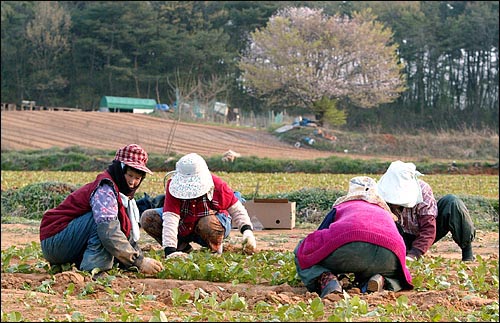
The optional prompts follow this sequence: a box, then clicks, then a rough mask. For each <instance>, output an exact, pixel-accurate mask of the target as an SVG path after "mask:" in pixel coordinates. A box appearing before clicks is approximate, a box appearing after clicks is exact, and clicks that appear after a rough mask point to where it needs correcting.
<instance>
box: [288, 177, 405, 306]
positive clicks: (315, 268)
mask: <svg viewBox="0 0 500 323" xmlns="http://www.w3.org/2000/svg"><path fill="white" fill-rule="evenodd" d="M393 216H394V215H393V214H391V211H390V209H389V206H388V205H387V203H385V202H384V200H383V199H382V198H381V197H380V196H379V195H378V193H377V182H376V181H375V180H374V179H373V178H371V177H368V176H357V177H353V178H351V180H350V181H349V191H348V193H347V195H345V196H342V197H340V198H338V199H337V200H336V201H335V203H334V204H333V206H332V209H331V210H330V212H329V213H328V214H327V215H326V216H325V218H324V220H323V222H322V223H321V224H320V226H319V227H318V229H317V230H316V231H314V232H312V233H310V234H309V235H307V236H306V237H305V238H304V239H302V240H301V241H300V242H299V243H298V245H297V247H296V248H295V250H294V254H295V267H296V269H297V274H298V276H299V277H300V278H301V280H302V282H303V283H304V285H305V286H306V287H307V289H308V290H309V291H310V292H316V293H318V294H319V295H320V296H321V297H322V298H324V297H325V296H326V295H328V294H330V293H342V291H343V288H344V287H345V288H350V287H359V288H360V290H361V291H362V292H379V291H382V290H384V289H385V290H392V291H395V292H397V291H400V290H402V289H413V285H412V278H411V274H410V272H409V270H408V268H407V267H406V261H405V256H406V247H405V243H404V241H403V238H402V237H401V235H400V234H399V232H398V229H397V227H396V225H395V223H394V217H393ZM350 273H352V274H354V282H353V284H352V285H353V286H350V285H351V283H350V282H349V283H348V284H346V285H347V286H344V283H343V282H342V281H343V280H342V279H341V278H340V276H341V275H347V274H350Z"/></svg>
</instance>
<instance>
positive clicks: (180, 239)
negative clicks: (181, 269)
mask: <svg viewBox="0 0 500 323" xmlns="http://www.w3.org/2000/svg"><path fill="white" fill-rule="evenodd" d="M171 173H172V174H173V175H172V177H171V178H169V179H168V181H167V183H166V189H165V200H164V204H163V207H160V208H153V209H148V210H145V211H144V212H143V213H142V216H141V226H142V228H143V229H144V231H146V232H147V233H148V234H149V235H151V236H152V237H153V238H154V239H155V240H156V241H157V242H158V243H160V244H161V245H162V247H163V249H164V252H165V257H166V258H173V257H178V256H182V257H186V256H187V253H189V252H190V251H191V250H192V247H191V245H190V242H195V243H197V244H199V245H201V246H202V247H207V248H209V249H210V250H211V251H212V252H217V253H218V254H220V253H222V249H223V240H224V239H225V238H227V237H228V236H229V234H230V232H231V228H232V223H233V222H234V224H235V227H236V228H238V229H239V231H240V232H241V234H242V235H243V251H244V252H247V253H253V252H254V251H255V248H256V241H255V236H254V234H253V225H252V222H251V220H250V217H249V215H248V211H247V210H246V208H245V206H244V205H243V204H242V202H241V200H240V199H239V198H238V196H237V194H235V192H233V190H232V189H231V188H230V187H229V185H228V184H227V183H226V182H225V181H223V180H222V179H221V178H219V177H218V176H216V175H215V174H212V173H211V172H210V170H209V169H208V166H207V163H206V161H205V160H204V159H203V157H201V156H200V155H198V154H196V153H190V154H187V155H185V156H183V157H181V158H180V159H179V160H178V161H177V163H176V166H175V171H173V172H171Z"/></svg>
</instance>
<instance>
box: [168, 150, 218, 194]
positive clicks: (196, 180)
mask: <svg viewBox="0 0 500 323" xmlns="http://www.w3.org/2000/svg"><path fill="white" fill-rule="evenodd" d="M213 187H214V181H213V179H212V174H211V173H210V170H209V169H208V166H207V163H206V162H205V160H204V159H203V157H201V156H200V155H198V154H196V153H190V154H187V155H185V156H183V157H181V159H179V161H177V163H176V164H175V171H174V173H173V175H172V177H171V181H170V186H169V192H170V194H172V195H173V196H174V197H176V198H179V199H183V200H188V199H194V198H197V197H200V196H202V195H203V194H206V193H208V192H209V191H210V190H212V189H213Z"/></svg>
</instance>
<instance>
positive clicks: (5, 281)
mask: <svg viewBox="0 0 500 323" xmlns="http://www.w3.org/2000/svg"><path fill="white" fill-rule="evenodd" d="M1 130H2V131H1V144H2V149H7V150H25V149H47V148H52V147H55V146H56V147H61V148H65V147H70V146H82V147H93V148H98V149H106V150H115V149H117V147H120V146H123V145H126V144H129V143H137V144H140V145H141V146H142V147H143V148H145V149H146V150H147V151H148V152H154V153H159V154H161V153H165V152H167V149H170V151H171V152H176V153H179V154H185V153H190V152H198V153H199V154H201V155H205V156H213V155H222V154H223V153H224V152H225V151H227V150H229V149H231V150H233V151H236V152H238V153H240V154H242V155H243V156H256V157H260V158H263V157H268V158H292V159H299V160H302V159H316V158H320V157H328V156H331V155H334V153H331V152H322V151H317V150H314V149H309V148H307V147H305V148H304V147H302V148H300V149H297V148H294V147H293V146H291V145H288V144H285V143H283V142H280V141H279V140H278V139H277V138H276V137H274V136H272V135H270V134H268V133H267V132H265V131H262V130H256V129H251V128H248V129H241V128H232V127H220V126H210V125H203V124H195V123H182V122H181V123H179V124H177V125H175V124H174V122H173V121H172V120H169V119H161V118H156V117H151V116H147V115H136V114H131V113H102V112H66V111H2V117H1ZM172 133H174V136H173V140H172V141H171V144H170V145H169V138H171V135H172ZM342 156H346V155H342ZM355 158H372V156H361V155H356V156H355ZM377 158H378V159H384V160H385V159H387V160H395V159H401V160H405V157H403V156H385V157H378V156H377ZM309 232H311V230H306V229H292V230H262V231H256V238H257V249H258V250H279V251H292V250H293V249H294V248H295V246H296V245H297V243H298V241H299V240H300V239H302V238H303V237H305V236H306V235H307V234H308V233H309ZM142 237H147V235H146V234H145V233H144V234H143V235H142ZM141 239H145V240H144V241H141V242H143V248H144V249H145V250H148V248H158V247H159V246H157V245H155V243H154V241H152V240H147V238H141ZM238 239H241V235H240V234H239V233H238V232H236V231H234V232H232V233H231V240H230V241H238ZM32 242H36V243H39V238H38V225H37V224H2V225H1V249H2V258H3V251H4V250H5V249H7V248H9V247H11V246H16V247H25V246H27V245H29V244H31V243H32ZM236 245H238V244H237V243H234V246H236ZM473 246H474V252H475V254H476V255H481V257H483V259H497V260H498V256H499V252H498V246H499V239H498V233H497V232H478V233H477V237H476V241H475V242H474V244H473ZM231 248H232V245H231V244H228V245H227V247H226V250H232V249H231ZM233 250H236V249H233ZM437 256H442V257H444V258H450V259H459V258H460V256H461V255H460V250H458V247H457V246H456V245H455V244H454V242H453V241H452V240H451V239H450V238H449V237H446V238H445V239H443V240H442V241H440V242H438V243H437V244H435V245H434V246H433V247H432V249H431V250H430V252H429V253H428V254H427V255H426V257H437ZM16 261H17V262H19V261H20V260H19V259H16V258H14V259H12V260H11V265H12V264H14V263H16ZM23 261H26V260H23ZM28 261H32V262H33V263H35V262H36V261H38V260H36V259H35V260H28ZM476 267H477V263H474V262H473V263H469V264H468V265H467V271H469V272H473V271H474V270H475V268H476ZM433 270H434V272H435V273H439V272H441V271H442V272H449V268H445V267H443V268H439V267H438V268H433ZM4 271H5V268H4V264H3V261H2V275H1V281H2V287H1V302H2V303H1V308H2V315H5V314H7V313H12V312H14V311H17V312H19V313H21V315H22V318H23V320H25V321H33V322H34V321H71V320H72V318H71V317H70V315H71V314H70V313H73V312H74V311H78V312H80V313H81V314H82V315H83V316H84V318H85V320H86V321H92V320H95V319H97V318H99V317H102V315H103V313H109V319H107V321H111V322H116V321H122V320H123V318H122V317H121V316H120V315H119V314H118V313H117V312H113V311H112V310H111V309H112V308H113V306H119V305H120V304H121V303H120V301H119V300H117V299H116V298H113V297H112V296H110V293H109V291H106V290H105V288H104V287H103V286H100V285H97V286H96V290H95V291H94V293H92V294H89V295H87V296H86V297H84V298H82V297H79V296H78V295H79V294H81V293H82V292H83V291H84V290H85V288H86V286H87V284H88V283H89V281H90V278H89V276H85V275H81V274H80V273H78V272H73V271H67V272H62V273H59V274H57V275H55V282H54V284H53V285H52V286H51V290H52V293H47V292H40V291H36V288H37V287H39V286H42V285H43V283H44V281H46V280H48V279H50V275H49V274H48V273H46V271H45V270H44V269H42V268H41V269H40V272H39V273H32V274H21V273H6V272H4ZM452 275H458V274H453V273H452ZM489 279H491V278H489ZM70 282H72V283H74V285H75V290H74V291H73V293H70V294H69V295H67V294H66V293H67V288H68V284H69V283H70ZM174 287H178V288H180V289H181V290H182V291H184V292H188V293H190V294H191V295H193V294H194V293H195V291H196V290H198V288H202V289H203V290H204V291H205V292H207V293H208V294H211V293H212V292H216V293H217V295H218V296H217V300H218V301H219V302H222V301H225V300H227V299H229V298H231V297H232V295H233V294H235V293H238V295H239V296H240V297H244V298H245V300H246V302H247V304H248V307H249V308H250V309H252V308H253V306H254V305H255V304H256V303H257V302H259V301H261V300H264V301H266V302H268V303H269V304H273V305H274V306H275V307H276V308H277V307H278V306H281V305H284V304H298V303H299V302H306V303H307V302H308V301H309V300H312V299H313V298H315V297H317V295H316V294H315V293H313V294H311V293H309V292H307V290H306V289H305V287H303V286H299V287H291V286H288V285H285V286H283V285H281V286H270V285H263V284H262V285H249V284H234V285H233V284H230V283H212V282H207V281H182V280H169V279H156V278H152V277H149V278H145V279H138V278H136V277H135V276H134V275H133V274H130V275H128V274H125V275H124V276H121V277H117V278H116V279H115V280H113V281H112V285H111V288H112V290H113V291H114V294H115V295H124V297H125V300H126V308H127V312H128V313H129V314H131V315H136V316H137V317H139V318H140V320H142V321H149V320H150V319H152V318H153V317H154V316H155V315H156V314H155V313H156V312H155V311H163V312H164V313H165V314H166V316H167V319H168V321H182V318H183V317H184V318H185V317H189V315H190V313H191V312H192V311H193V307H189V306H185V307H179V306H174V305H173V304H172V298H171V295H172V294H171V293H172V292H171V290H172V288H174ZM348 293H349V295H350V296H354V295H359V297H360V298H361V299H363V300H365V301H366V302H367V303H368V304H369V307H370V309H373V308H375V307H376V306H377V305H379V304H395V300H396V299H397V298H398V297H399V296H400V295H406V296H407V297H408V299H409V304H415V305H416V306H417V307H418V308H419V309H420V310H422V311H425V310H426V309H428V308H430V307H432V306H434V305H435V304H441V305H443V306H444V307H446V308H448V309H455V310H457V311H465V312H473V311H476V310H478V309H479V308H480V307H481V306H483V305H485V304H492V303H493V302H495V301H496V302H498V298H499V293H498V290H492V291H491V292H490V293H489V294H488V295H487V297H484V295H481V296H479V295H478V294H476V293H472V292H467V291H464V289H463V288H460V286H454V285H452V286H450V287H449V288H448V289H447V290H435V291H416V290H413V291H403V292H397V293H394V292H389V291H383V292H380V293H373V294H359V291H356V290H354V289H353V290H349V291H348ZM132 294H135V295H137V294H142V295H155V296H156V299H155V300H148V301H144V302H143V303H142V304H141V305H140V306H134V305H133V302H134V296H133V295H132ZM340 300H341V296H339V295H329V296H328V297H326V298H325V299H323V302H324V304H325V305H326V306H325V312H328V313H330V314H331V313H332V311H333V310H334V308H335V304H334V303H335V302H338V301H340ZM497 304H498V303H497ZM497 306H498V305H497ZM326 318H327V316H325V317H324V318H323V320H326ZM403 319H404V320H406V321H419V320H421V319H419V318H418V317H405V318H402V317H395V318H394V320H403ZM2 320H3V317H2ZM73 320H74V319H73ZM366 321H370V318H369V317H367V318H366Z"/></svg>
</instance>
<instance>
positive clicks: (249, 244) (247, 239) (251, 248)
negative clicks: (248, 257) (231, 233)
mask: <svg viewBox="0 0 500 323" xmlns="http://www.w3.org/2000/svg"><path fill="white" fill-rule="evenodd" d="M256 247H257V242H255V236H254V235H253V232H252V230H250V229H247V230H245V231H243V252H245V253H250V254H251V253H254V252H255V248H256Z"/></svg>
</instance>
